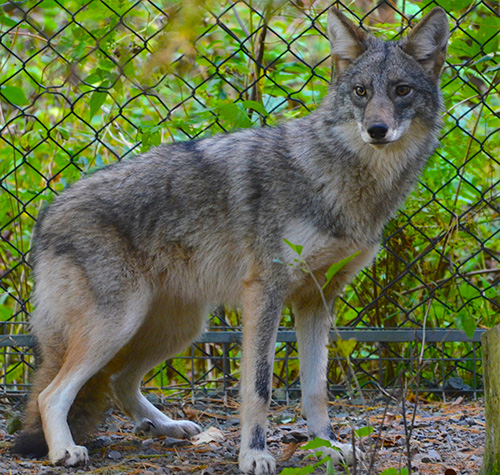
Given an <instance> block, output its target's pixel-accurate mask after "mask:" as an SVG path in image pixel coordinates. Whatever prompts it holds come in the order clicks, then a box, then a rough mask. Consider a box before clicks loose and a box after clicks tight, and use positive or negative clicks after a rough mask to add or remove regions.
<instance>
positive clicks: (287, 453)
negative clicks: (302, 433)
mask: <svg viewBox="0 0 500 475" xmlns="http://www.w3.org/2000/svg"><path fill="white" fill-rule="evenodd" d="M298 445H299V444H298V443H297V442H291V443H289V444H287V445H285V447H284V448H283V453H282V454H281V457H280V462H286V461H287V460H290V459H291V458H292V456H293V454H294V453H295V451H296V450H297V447H298Z"/></svg>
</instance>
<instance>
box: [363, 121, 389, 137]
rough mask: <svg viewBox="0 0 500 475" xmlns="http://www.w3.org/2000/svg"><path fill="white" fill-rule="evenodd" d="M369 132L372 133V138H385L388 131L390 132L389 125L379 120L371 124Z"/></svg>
mask: <svg viewBox="0 0 500 475" xmlns="http://www.w3.org/2000/svg"><path fill="white" fill-rule="evenodd" d="M367 132H368V133H369V134H370V137H371V138H372V139H374V140H381V139H383V138H385V136H386V134H387V132H389V127H387V125H385V124H384V123H383V122H379V123H377V124H373V125H372V126H370V128H369V129H368V130H367Z"/></svg>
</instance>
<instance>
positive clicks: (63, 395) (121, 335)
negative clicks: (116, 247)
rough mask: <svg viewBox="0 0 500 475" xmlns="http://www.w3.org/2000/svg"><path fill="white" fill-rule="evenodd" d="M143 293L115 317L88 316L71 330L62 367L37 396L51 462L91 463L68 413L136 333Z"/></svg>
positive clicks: (140, 320) (108, 315) (116, 312)
mask: <svg viewBox="0 0 500 475" xmlns="http://www.w3.org/2000/svg"><path fill="white" fill-rule="evenodd" d="M144 294H147V292H143V293H142V295H141V294H139V295H133V296H132V297H131V299H128V302H127V303H128V304H127V303H126V304H124V305H123V306H121V305H120V306H119V307H120V308H117V309H114V315H110V313H109V309H108V311H107V312H106V315H104V314H97V312H95V313H88V314H87V315H85V316H84V317H85V318H82V319H81V325H80V326H79V327H78V328H75V327H73V328H72V329H71V334H70V337H69V340H68V348H67V352H66V356H65V359H64V362H63V364H62V367H61V369H60V371H59V373H58V374H57V376H56V377H55V378H54V380H53V381H52V382H51V383H50V384H49V385H48V386H47V387H46V388H45V390H43V391H42V392H41V393H40V395H39V397H38V405H39V410H40V415H41V419H42V424H43V431H44V434H45V439H46V441H47V445H48V447H49V459H50V461H51V463H54V464H62V465H66V466H74V465H78V464H82V463H86V462H87V461H88V454H87V449H86V448H85V447H83V446H79V445H76V444H75V442H74V440H73V436H72V434H71V431H70V428H69V425H68V413H69V410H70V408H71V406H72V404H73V402H74V401H75V398H76V396H77V395H78V392H79V391H80V389H81V388H82V387H83V386H84V384H85V383H86V382H87V381H89V379H90V378H92V377H93V376H94V375H96V374H97V373H98V372H99V371H100V370H102V369H103V368H104V366H105V365H106V364H107V363H108V362H109V361H110V360H111V359H112V358H113V357H114V356H115V355H116V354H117V353H118V352H119V351H120V349H121V348H122V347H123V346H124V345H125V344H126V343H127V342H128V341H129V340H130V338H131V336H132V335H133V334H134V333H135V332H136V331H137V328H138V327H139V325H140V323H141V322H142V320H143V318H144V315H145V314H146V310H145V306H144V304H142V305H141V303H142V302H145V300H146V302H147V297H145V295H144ZM141 307H142V308H141ZM101 313H102V312H101ZM113 317H114V318H113ZM103 322H105V323H103ZM97 323H100V324H97Z"/></svg>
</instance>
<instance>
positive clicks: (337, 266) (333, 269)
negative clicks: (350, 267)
mask: <svg viewBox="0 0 500 475" xmlns="http://www.w3.org/2000/svg"><path fill="white" fill-rule="evenodd" d="M360 253H361V251H357V252H355V253H354V254H353V255H352V256H349V257H346V258H345V259H342V260H340V261H339V262H335V263H334V264H332V265H331V266H330V267H329V268H328V270H327V271H326V274H325V277H326V282H325V284H324V285H323V287H322V289H324V288H325V287H326V286H327V285H328V284H329V283H330V282H331V280H332V279H333V278H334V277H335V275H336V274H337V273H338V272H339V271H341V270H342V269H343V268H344V267H345V266H346V265H347V264H349V262H351V261H352V260H353V259H354V258H355V257H357V256H358V255H359V254H360Z"/></svg>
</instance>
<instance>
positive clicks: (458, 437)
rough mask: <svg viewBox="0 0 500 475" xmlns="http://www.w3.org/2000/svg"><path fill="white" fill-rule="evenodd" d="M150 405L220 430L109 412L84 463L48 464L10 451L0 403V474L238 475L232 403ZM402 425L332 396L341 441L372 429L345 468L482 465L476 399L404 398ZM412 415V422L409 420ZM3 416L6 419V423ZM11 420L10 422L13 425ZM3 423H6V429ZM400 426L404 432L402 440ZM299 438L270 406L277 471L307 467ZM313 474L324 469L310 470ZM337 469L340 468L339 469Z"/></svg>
mask: <svg viewBox="0 0 500 475" xmlns="http://www.w3.org/2000/svg"><path fill="white" fill-rule="evenodd" d="M160 401H161V399H160V397H158V396H155V403H156V404H157V405H158V406H159V407H160V408H161V409H162V410H164V411H165V412H166V413H168V414H169V415H171V416H173V417H175V418H177V417H179V416H182V417H187V418H190V419H192V420H194V421H195V422H197V423H199V424H200V425H201V426H202V427H203V428H204V429H208V428H210V427H214V428H217V429H219V430H220V431H222V433H223V435H224V440H222V441H221V442H215V441H211V442H209V443H205V444H200V445H193V444H191V443H189V442H188V441H185V440H183V441H179V440H177V439H172V438H168V437H159V438H156V439H149V438H144V437H139V436H136V435H134V433H133V425H132V423H131V421H130V420H129V419H127V418H126V417H124V416H123V415H122V414H120V413H119V412H117V411H110V412H109V414H108V416H107V418H106V421H105V422H104V423H103V424H101V426H100V427H99V428H98V431H97V432H96V434H95V435H94V437H93V438H91V439H90V441H89V443H88V444H87V447H88V448H89V453H90V463H89V464H88V465H87V466H86V467H76V468H73V469H67V468H63V467H52V466H50V465H49V464H48V462H47V460H45V459H44V460H36V459H22V458H18V457H17V456H15V455H13V454H12V453H11V452H10V446H11V444H12V441H13V440H14V437H15V436H14V435H11V434H9V432H10V431H12V430H13V428H15V427H16V426H17V425H18V424H16V423H15V421H16V418H18V417H19V415H18V412H17V411H16V410H15V409H14V408H13V407H12V406H10V405H8V404H4V405H3V406H0V415H1V416H2V417H0V473H2V474H3V473H5V474H9V475H27V474H37V475H60V474H65V473H72V474H73V473H76V474H103V475H113V474H138V473H139V474H173V473H176V474H181V473H193V474H198V475H223V474H224V475H233V474H234V475H236V474H238V473H239V472H238V468H237V467H238V464H237V459H238V443H239V442H238V441H239V436H240V429H239V425H238V424H237V417H238V404H237V402H235V401H232V400H227V399H224V400H214V399H210V400H208V399H207V400H197V401H196V403H195V404H182V403H181V402H179V403H175V404H174V405H163V404H162V403H161V402H160ZM405 406H406V407H405V410H406V418H407V422H406V423H405V421H404V419H403V416H402V411H401V407H400V405H398V404H389V405H388V404H385V403H383V402H378V403H377V402H372V403H370V405H369V406H361V405H359V404H351V403H349V401H347V400H339V401H336V402H333V403H331V404H330V413H331V417H332V421H333V427H334V430H335V432H336V434H337V436H338V437H339V439H341V440H342V442H344V443H350V441H351V440H352V431H353V430H356V429H359V428H362V427H366V426H370V427H372V428H373V431H372V432H371V434H370V435H367V436H365V437H363V438H361V439H358V440H357V444H358V446H360V447H362V448H363V450H364V451H365V455H366V457H365V461H364V462H360V463H359V464H358V465H357V467H356V471H354V470H353V468H352V467H351V469H350V472H349V473H350V474H351V475H354V474H357V475H367V474H370V475H372V474H373V475H375V474H380V473H381V472H382V471H383V470H385V469H387V468H396V469H398V468H400V467H405V466H407V454H408V453H410V454H411V455H410V456H411V467H412V473H415V474H429V475H432V474H436V475H437V474H440V475H442V474H443V473H446V474H453V473H458V474H461V475H475V474H477V473H478V472H479V469H480V467H481V463H482V455H483V451H484V440H485V418H484V407H483V404H482V403H481V401H474V402H467V401H463V399H462V398H459V399H457V400H456V401H454V402H450V403H425V402H420V403H419V405H418V407H417V408H416V410H415V414H413V410H414V407H413V406H412V405H411V404H410V403H409V402H406V404H405ZM413 417H414V424H413V428H411V422H412V420H413ZM7 421H9V422H7ZM13 421H14V423H13ZM7 426H9V427H7ZM408 432H411V437H410V439H409V443H408V437H407V434H408ZM306 439H307V430H306V423H305V421H304V420H303V419H302V418H301V417H300V406H299V404H291V405H289V406H283V405H273V406H272V408H271V415H270V424H269V429H268V445H269V449H270V450H271V452H272V453H273V454H274V456H275V457H276V458H277V460H278V470H277V473H280V471H281V470H282V469H283V468H285V467H301V466H306V465H311V464H312V463H314V461H315V460H314V459H311V458H305V456H306V455H307V453H308V452H307V451H305V450H303V449H301V445H303V444H304V443H305V441H306ZM314 473H324V470H323V469H317V470H316V471H315V472H314ZM338 473H339V474H340V473H348V472H345V471H343V469H342V468H339V469H338Z"/></svg>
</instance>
